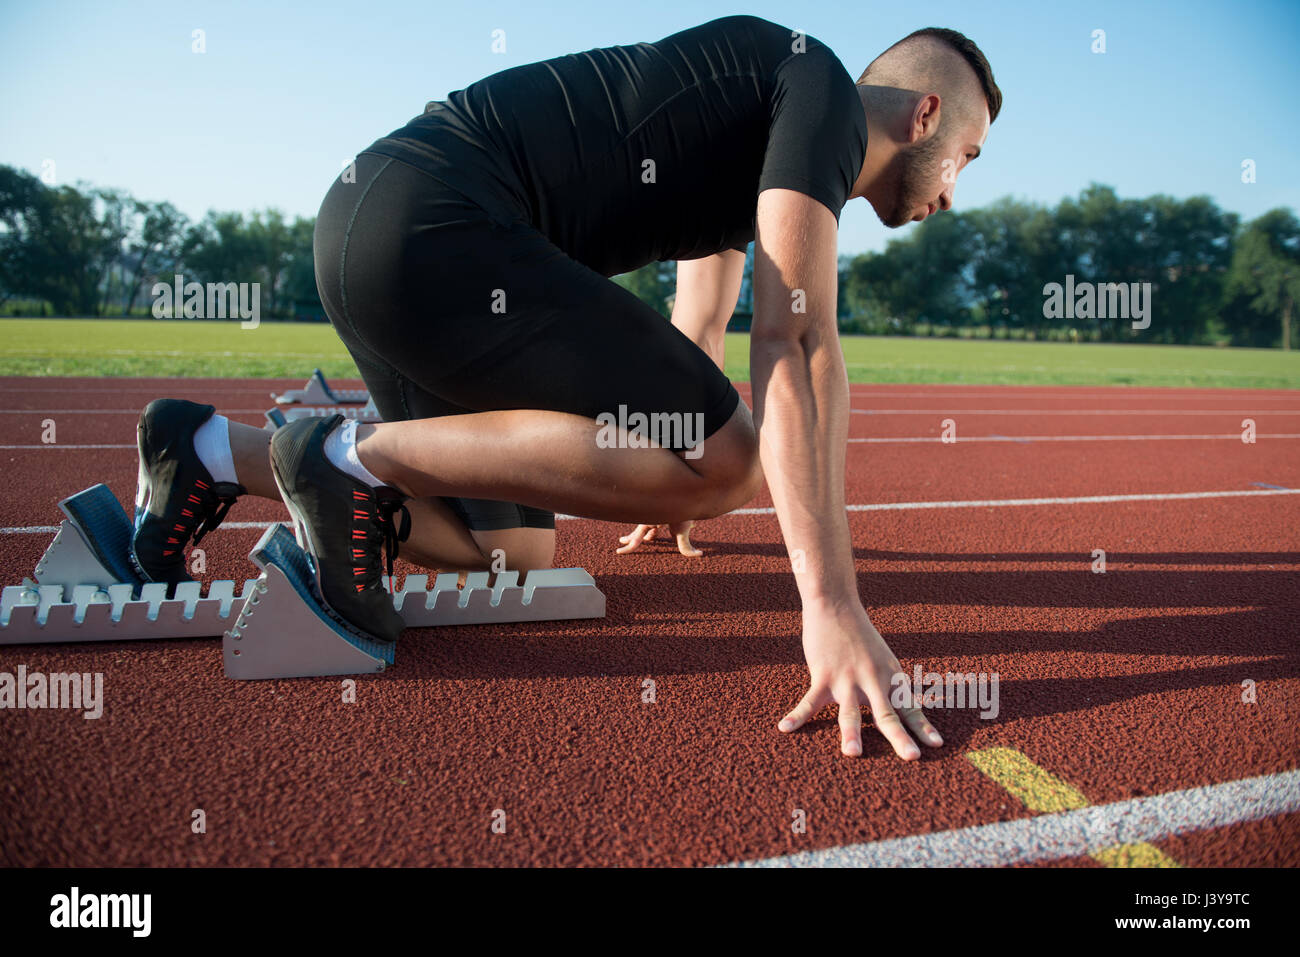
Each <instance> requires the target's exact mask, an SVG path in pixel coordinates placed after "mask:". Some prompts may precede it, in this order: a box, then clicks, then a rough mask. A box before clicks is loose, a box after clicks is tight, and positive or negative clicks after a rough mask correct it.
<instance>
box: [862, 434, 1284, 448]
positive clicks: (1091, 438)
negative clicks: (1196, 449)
mask: <svg viewBox="0 0 1300 957" xmlns="http://www.w3.org/2000/svg"><path fill="white" fill-rule="evenodd" d="M1255 438H1257V439H1300V432H1276V433H1269V434H1263V433H1259V434H1257V435H1256V436H1255ZM1171 439H1231V440H1233V441H1235V442H1240V441H1241V433H1240V432H1228V433H1226V434H1224V435H976V436H965V437H963V436H956V437H954V439H953V441H952V442H950V443H948V444H951V445H960V444H962V443H965V442H1123V441H1130V442H1146V441H1153V442H1159V441H1168V440H1171ZM849 441H850V442H859V443H866V444H869V445H902V444H906V443H909V442H922V443H924V442H932V443H941V442H942V439H941V438H940V437H939V436H937V435H924V436H920V437H918V438H910V437H909V438H871V439H849Z"/></svg>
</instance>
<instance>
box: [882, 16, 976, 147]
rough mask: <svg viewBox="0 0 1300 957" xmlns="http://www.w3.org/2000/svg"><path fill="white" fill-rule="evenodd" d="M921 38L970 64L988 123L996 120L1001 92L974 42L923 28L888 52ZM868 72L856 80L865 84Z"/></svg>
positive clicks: (944, 30) (963, 36)
mask: <svg viewBox="0 0 1300 957" xmlns="http://www.w3.org/2000/svg"><path fill="white" fill-rule="evenodd" d="M922 37H929V38H931V39H934V40H938V41H940V42H941V43H944V44H946V45H947V46H948V47H949V48H951V49H953V50H955V51H956V52H957V53H960V54H961V55H962V58H963V59H964V60H965V61H966V62H967V63H968V64H970V68H971V69H972V70H974V71H975V76H977V77H978V78H979V81H980V87H981V89H983V91H984V99H985V101H986V102H987V103H988V106H989V122H990V123H992V122H993V121H994V120H996V119H997V118H998V114H999V113H1000V112H1002V91H1001V90H1000V89H998V85H997V83H996V81H994V79H993V68H992V67H991V66H989V61H988V59H987V58H986V57H985V56H984V53H983V51H981V50H980V48H979V47H978V46H976V45H975V41H974V40H972V39H971V38H970V37H968V36H966V34H964V33H959V32H958V31H956V30H949V29H947V28H946V27H925V28H923V29H921V30H916V31H914V32H913V33H909V34H908V35H907V36H905V37H903V39H901V40H899V41H898V42H897V43H895V44H894V45H893V46H891V47H890V48H889V50H893V49H894V48H895V47H900V46H902V45H903V44H905V43H907V42H908V41H910V40H916V39H920V38H922ZM889 50H886V51H885V53H888V52H889ZM881 56H884V53H882V54H881ZM879 58H880V57H877V58H876V59H879ZM870 72H871V67H870V66H868V67H867V68H866V69H865V70H864V71H863V72H862V76H861V77H859V78H858V82H859V83H864V82H866V80H867V78H868V77H867V74H869V73H870Z"/></svg>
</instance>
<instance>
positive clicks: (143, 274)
mask: <svg viewBox="0 0 1300 957" xmlns="http://www.w3.org/2000/svg"><path fill="white" fill-rule="evenodd" d="M313 228H314V220H311V219H304V218H302V217H297V218H295V219H294V220H293V221H292V222H289V221H288V220H286V219H285V217H284V216H283V215H282V214H281V213H280V212H279V211H277V210H274V209H271V210H265V211H262V212H254V213H252V214H250V215H247V216H245V215H244V214H241V213H237V212H224V213H219V212H209V213H207V215H206V216H204V218H203V219H201V220H200V221H198V222H191V221H190V220H189V219H188V218H187V217H185V216H184V214H182V213H181V212H180V211H179V210H177V209H176V208H175V207H174V206H172V205H171V204H170V203H166V202H159V203H154V202H146V201H142V200H137V199H134V198H132V197H131V196H130V195H128V194H127V193H125V192H123V191H121V190H112V189H95V188H87V187H84V186H80V185H78V186H67V185H65V186H57V187H56V186H48V185H46V184H45V183H44V182H42V181H41V180H40V179H39V178H38V177H36V176H33V175H31V174H29V173H27V172H24V171H22V170H18V169H14V168H13V167H8V166H0V311H4V312H7V313H9V314H14V313H22V314H27V315H31V314H38V315H64V316H110V315H117V316H127V315H147V314H149V309H150V306H151V300H152V297H151V294H150V289H151V288H152V286H153V284H154V283H155V282H164V283H171V281H172V277H173V276H174V275H175V274H177V273H181V274H183V275H184V276H185V279H186V281H187V282H188V281H198V282H230V281H239V282H258V283H260V284H261V302H262V309H261V312H262V317H263V318H264V319H276V318H281V319H284V318H296V319H323V318H324V313H323V310H322V308H321V305H320V300H319V298H318V295H317V292H316V283H315V273H314V270H313V265H312V230H313ZM752 273H753V247H752V245H751V247H750V253H749V256H748V257H747V259H746V264H745V279H744V283H743V285H742V288H741V296H740V302H739V303H738V305H737V315H736V320H737V326H738V327H741V328H743V327H744V325H745V320H746V319H747V318H748V317H749V316H751V315H752V311H753V299H752V285H751V281H750V280H751V278H752ZM839 273H840V277H839V278H840V283H839V303H838V310H837V311H838V321H839V325H840V328H841V329H842V330H844V331H846V332H856V333H867V334H894V335H900V334H901V335H917V334H923V335H962V336H992V337H998V336H1015V337H1022V338H1049V339H1050V338H1057V339H1061V338H1065V339H1084V340H1091V341H1110V342H1117V341H1142V342H1157V343H1180V344H1189V345H1194V344H1210V343H1230V344H1232V345H1243V346H1257V347H1283V348H1287V347H1289V346H1290V344H1291V342H1292V341H1293V340H1294V338H1295V336H1294V334H1293V333H1292V331H1291V324H1292V312H1293V310H1294V306H1295V303H1296V301H1297V299H1298V298H1300V221H1298V220H1297V218H1296V215H1295V213H1294V212H1293V211H1292V210H1290V209H1287V208H1278V209H1274V210H1270V211H1269V212H1267V213H1265V214H1264V215H1262V216H1260V217H1259V218H1257V219H1255V220H1253V221H1251V222H1248V223H1243V222H1241V221H1240V217H1238V216H1237V214H1235V213H1231V212H1227V211H1225V210H1222V209H1220V208H1219V207H1218V206H1217V205H1216V204H1215V203H1214V201H1213V200H1211V199H1209V198H1208V197H1204V196H1194V197H1190V198H1188V199H1181V200H1180V199H1174V198H1171V197H1168V196H1151V197H1147V198H1145V199H1124V198H1121V197H1119V196H1117V195H1116V194H1115V191H1114V190H1113V189H1112V188H1110V187H1108V186H1102V185H1096V184H1094V185H1092V186H1089V187H1088V188H1087V189H1085V190H1083V191H1082V192H1081V193H1080V194H1079V196H1078V197H1074V198H1066V199H1063V200H1061V201H1060V202H1059V203H1058V204H1056V205H1055V206H1053V207H1047V206H1043V205H1040V204H1035V203H1028V202H1023V201H1020V200H1015V199H1010V198H1007V199H1002V200H999V201H997V202H995V203H993V204H991V205H989V206H986V207H983V208H981V209H973V210H967V211H962V212H948V213H944V214H942V215H938V216H932V217H930V218H928V219H926V220H925V221H924V222H923V223H921V224H920V225H919V226H917V227H916V228H914V229H912V230H910V231H909V232H908V233H907V234H906V235H904V236H902V237H900V238H897V239H894V240H891V241H890V242H889V244H888V245H887V246H886V247H885V249H884V251H883V252H879V253H875V252H871V253H863V254H861V255H857V256H851V257H849V256H845V257H841V259H840V265H839ZM617 281H618V282H620V283H621V284H622V285H624V286H625V287H626V288H628V289H630V290H631V291H632V292H633V293H635V294H636V295H638V296H639V297H641V298H642V299H643V300H644V301H645V302H647V303H649V304H650V305H651V306H652V307H654V308H656V309H658V310H659V311H660V312H661V313H663V314H664V315H670V313H671V301H672V296H673V293H674V291H675V281H676V264H675V263H671V262H668V263H652V264H650V265H648V266H645V267H643V268H642V269H639V270H637V271H635V272H632V273H627V274H625V275H623V276H620V277H618V279H617ZM1094 288H1095V289H1096V295H1095V298H1093V299H1089V300H1087V301H1086V302H1085V297H1084V295H1083V292H1086V293H1087V294H1088V296H1092V295H1093V290H1094ZM1062 290H1065V295H1067V296H1071V297H1073V295H1074V294H1075V291H1076V290H1082V291H1083V292H1080V293H1079V299H1078V301H1077V302H1076V301H1075V300H1074V299H1073V298H1071V299H1070V300H1069V301H1068V303H1067V304H1066V307H1065V308H1064V310H1063V309H1062V307H1061V301H1062ZM1129 290H1131V291H1132V293H1133V296H1132V298H1131V299H1130V298H1129V297H1128V292H1129ZM1117 293H1123V294H1124V295H1123V296H1122V297H1121V304H1122V305H1124V306H1125V307H1126V308H1127V307H1129V306H1136V305H1137V304H1138V303H1144V304H1145V306H1144V307H1143V308H1147V309H1148V310H1149V314H1148V315H1147V316H1146V317H1145V318H1144V319H1143V321H1142V322H1141V323H1139V322H1137V321H1136V320H1135V319H1134V318H1133V317H1132V316H1129V315H1128V314H1126V313H1125V312H1124V311H1123V310H1120V311H1119V312H1117V311H1116V310H1115V309H1114V304H1115V302H1116V295H1117ZM1108 294H1109V301H1110V303H1111V306H1112V308H1111V309H1109V310H1107V309H1106V308H1105V307H1104V303H1105V302H1106V300H1107V295H1108ZM1090 303H1096V304H1098V305H1100V306H1101V308H1097V307H1096V306H1094V305H1090ZM1076 306H1077V308H1076ZM1085 306H1086V307H1087V308H1085Z"/></svg>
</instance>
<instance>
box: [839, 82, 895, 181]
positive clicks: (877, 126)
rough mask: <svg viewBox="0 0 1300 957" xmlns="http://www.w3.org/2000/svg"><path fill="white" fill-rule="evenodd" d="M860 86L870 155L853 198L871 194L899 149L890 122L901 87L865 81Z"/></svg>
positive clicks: (863, 164)
mask: <svg viewBox="0 0 1300 957" xmlns="http://www.w3.org/2000/svg"><path fill="white" fill-rule="evenodd" d="M857 89H858V98H859V100H861V102H862V109H863V112H864V113H865V114H866V117H867V155H866V156H865V157H863V159H862V169H861V170H860V171H859V172H858V178H857V181H856V182H855V183H854V184H853V192H851V193H850V194H849V198H850V199H858V198H860V197H863V196H869V194H870V193H871V191H872V187H873V186H875V185H876V184H877V183H878V182H879V181H880V179H881V176H882V174H883V173H884V171H885V170H886V169H887V168H888V167H889V164H890V163H891V162H892V161H893V159H894V156H895V155H896V154H897V153H898V150H899V143H898V141H897V140H896V139H894V137H893V136H892V135H891V133H892V131H891V130H890V129H889V124H890V120H891V119H892V118H893V117H894V115H895V113H896V110H897V105H898V104H897V102H896V101H897V99H898V97H897V94H898V93H899V92H900V91H898V90H894V89H892V88H890V87H882V86H869V85H867V84H861V83H860V84H858V85H857Z"/></svg>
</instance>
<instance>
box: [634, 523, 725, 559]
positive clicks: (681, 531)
mask: <svg viewBox="0 0 1300 957" xmlns="http://www.w3.org/2000/svg"><path fill="white" fill-rule="evenodd" d="M694 524H695V523H694V522H678V523H676V524H673V525H663V526H660V525H638V526H637V527H636V529H635V530H633V531H632V532H631V533H629V534H627V535H620V536H619V539H618V540H619V542H620V543H621V544H622V545H623V547H622V548H619V549H615V551H614V554H615V555H626V554H627V553H628V552H634V551H636V550H637V549H638V548H640V547H641V543H642V542H653V541H654V540H655V535H656V534H657V533H658V532H659V529H660V528H661V527H662V528H666V529H668V532H669V534H670V535H673V536H674V537H676V539H677V550H678V551H679V552H681V553H682V554H683V555H685V556H686V557H687V558H699V557H700V556H701V555H703V554H704V552H702V551H700V550H699V549H698V548H696V547H695V546H694V545H692V544H691V526H693V525H694Z"/></svg>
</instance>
